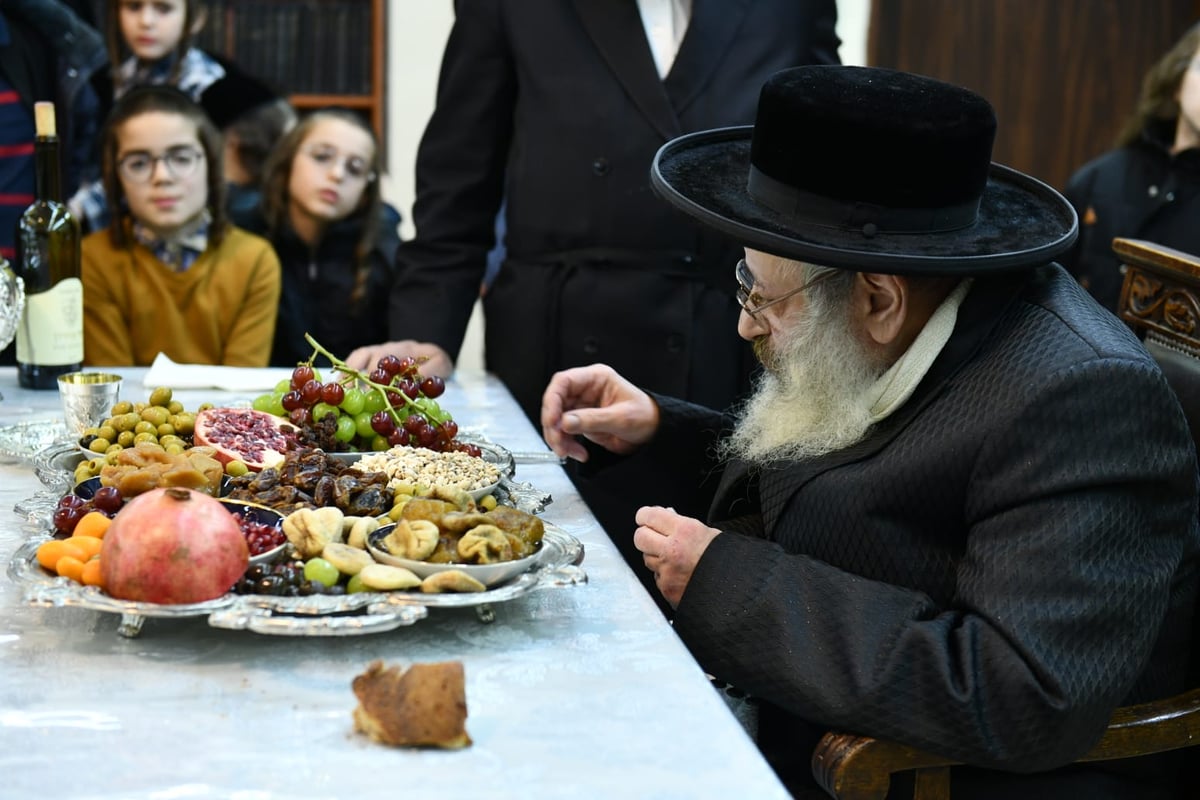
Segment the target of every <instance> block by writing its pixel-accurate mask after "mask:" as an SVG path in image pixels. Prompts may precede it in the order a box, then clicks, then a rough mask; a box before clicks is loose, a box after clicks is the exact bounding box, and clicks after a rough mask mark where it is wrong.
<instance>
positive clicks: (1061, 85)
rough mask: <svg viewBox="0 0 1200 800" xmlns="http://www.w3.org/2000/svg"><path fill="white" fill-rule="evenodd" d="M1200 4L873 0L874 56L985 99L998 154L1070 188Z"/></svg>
mask: <svg viewBox="0 0 1200 800" xmlns="http://www.w3.org/2000/svg"><path fill="white" fill-rule="evenodd" d="M1197 19H1200V0H874V2H873V4H872V9H871V23H870V30H869V33H868V43H867V61H868V63H870V64H871V65H873V66H879V67H891V68H894V69H903V70H907V71H910V72H917V73H921V74H924V75H930V76H932V77H935V78H940V79H942V80H945V81H949V82H951V83H956V84H959V85H961V86H966V87H968V88H970V89H974V90H975V91H977V92H979V93H980V94H982V95H984V96H985V97H987V98H988V100H990V101H991V102H992V105H993V106H995V108H996V116H997V118H998V120H999V123H998V124H999V127H998V130H997V133H996V144H995V148H994V150H993V154H992V158H993V160H994V161H998V162H1000V163H1002V164H1007V165H1009V166H1012V167H1016V168H1017V169H1019V170H1021V171H1023V172H1027V173H1029V174H1031V175H1033V176H1034V177H1037V178H1040V179H1041V180H1043V181H1045V182H1046V183H1049V184H1050V185H1052V186H1054V187H1056V188H1060V189H1061V188H1062V187H1063V186H1064V185H1065V184H1066V182H1067V179H1068V178H1069V177H1070V176H1071V174H1072V173H1073V172H1074V171H1075V170H1076V169H1078V168H1079V167H1080V166H1082V165H1083V164H1084V163H1086V162H1087V161H1089V160H1090V159H1092V158H1094V157H1096V156H1098V155H1100V154H1101V153H1103V152H1105V151H1106V150H1109V149H1111V148H1112V147H1113V143H1114V140H1115V138H1116V135H1117V132H1118V131H1119V130H1120V128H1121V125H1122V123H1123V122H1124V121H1125V120H1126V118H1128V116H1129V115H1130V114H1131V113H1132V111H1133V107H1134V103H1135V102H1136V99H1137V95H1138V92H1139V90H1140V88H1141V81H1142V76H1143V75H1144V74H1145V72H1146V70H1147V69H1148V68H1149V67H1150V66H1151V65H1152V64H1153V63H1154V62H1155V61H1156V60H1157V59H1158V58H1159V57H1160V56H1161V55H1162V54H1163V53H1165V52H1166V51H1167V50H1168V49H1170V47H1171V46H1172V45H1173V44H1174V43H1175V42H1176V41H1177V40H1178V39H1179V38H1180V37H1181V36H1182V35H1183V34H1184V33H1185V32H1186V31H1187V29H1188V27H1189V26H1190V25H1192V24H1195V23H1196V21H1197Z"/></svg>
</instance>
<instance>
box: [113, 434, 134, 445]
mask: <svg viewBox="0 0 1200 800" xmlns="http://www.w3.org/2000/svg"><path fill="white" fill-rule="evenodd" d="M133 435H134V434H133V431H121V432H120V433H118V434H117V444H119V445H121V447H133Z"/></svg>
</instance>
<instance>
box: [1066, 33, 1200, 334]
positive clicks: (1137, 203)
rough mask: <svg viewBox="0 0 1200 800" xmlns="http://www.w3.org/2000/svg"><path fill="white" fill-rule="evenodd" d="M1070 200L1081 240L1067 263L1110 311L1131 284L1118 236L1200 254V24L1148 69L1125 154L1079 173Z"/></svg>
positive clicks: (1121, 139)
mask: <svg viewBox="0 0 1200 800" xmlns="http://www.w3.org/2000/svg"><path fill="white" fill-rule="evenodd" d="M1063 194H1064V195H1066V198H1067V200H1069V201H1071V205H1073V206H1074V207H1075V213H1077V214H1078V215H1079V238H1078V239H1077V240H1076V242H1075V246H1074V247H1073V248H1072V249H1071V250H1068V251H1067V252H1066V253H1064V254H1063V256H1062V257H1061V258H1060V259H1059V260H1060V262H1061V263H1062V265H1063V266H1064V267H1066V268H1067V269H1068V270H1069V271H1070V272H1071V274H1073V275H1074V276H1075V277H1076V278H1077V279H1078V280H1079V283H1080V284H1081V285H1082V286H1083V287H1084V288H1085V289H1087V290H1088V291H1089V292H1090V293H1091V295H1092V296H1093V297H1095V298H1096V299H1097V300H1098V301H1100V304H1101V305H1103V306H1104V307H1105V308H1107V309H1109V310H1110V311H1116V310H1117V309H1118V307H1119V306H1120V299H1121V287H1122V284H1123V283H1124V282H1125V267H1124V266H1123V265H1122V264H1121V259H1120V258H1119V257H1118V256H1117V254H1116V253H1114V252H1113V249H1112V241H1113V238H1114V237H1118V236H1121V237H1125V238H1131V239H1146V240H1149V241H1151V242H1154V243H1155V244H1160V245H1165V246H1167V247H1173V248H1175V249H1176V250H1182V251H1184V252H1185V253H1200V23H1197V24H1195V25H1193V26H1192V27H1191V28H1190V29H1189V30H1188V31H1187V32H1186V33H1185V34H1184V35H1183V36H1182V37H1180V39H1179V40H1178V41H1177V42H1176V43H1175V45H1174V46H1172V47H1171V49H1170V50H1168V51H1167V52H1166V54H1165V55H1163V56H1162V57H1161V58H1160V59H1159V60H1158V61H1157V62H1156V63H1155V64H1154V66H1152V67H1151V68H1150V69H1149V70H1147V72H1146V75H1145V77H1144V78H1143V79H1142V91H1141V94H1140V95H1139V97H1138V102H1137V107H1136V109H1135V110H1134V112H1133V114H1132V115H1130V117H1129V119H1128V120H1126V122H1125V126H1124V128H1123V129H1122V130H1121V133H1120V135H1119V136H1118V140H1117V147H1116V148H1115V149H1113V150H1110V151H1108V152H1107V153H1104V154H1103V155H1101V156H1099V157H1097V158H1096V159H1094V160H1092V161H1090V162H1088V163H1087V164H1085V165H1084V166H1083V167H1081V168H1080V169H1079V170H1078V171H1077V172H1075V174H1074V175H1072V176H1071V179H1070V181H1069V182H1068V183H1067V186H1066V189H1065V190H1064V191H1063Z"/></svg>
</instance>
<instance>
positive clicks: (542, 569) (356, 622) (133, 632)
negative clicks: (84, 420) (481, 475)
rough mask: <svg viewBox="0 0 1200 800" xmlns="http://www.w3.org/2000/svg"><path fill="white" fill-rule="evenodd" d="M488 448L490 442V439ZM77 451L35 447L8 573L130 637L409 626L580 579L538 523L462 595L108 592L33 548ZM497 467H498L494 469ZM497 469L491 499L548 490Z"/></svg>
mask: <svg viewBox="0 0 1200 800" xmlns="http://www.w3.org/2000/svg"><path fill="white" fill-rule="evenodd" d="M492 447H496V446H495V445H492ZM83 457H84V456H83V455H82V454H81V453H80V451H79V449H78V448H77V446H76V444H75V442H73V441H65V442H57V443H54V444H52V445H50V446H48V447H45V448H43V449H42V450H41V451H39V452H38V453H37V456H36V458H35V462H34V470H35V472H36V474H37V476H38V479H39V480H40V481H41V482H42V484H43V485H44V486H45V487H46V489H45V490H43V491H41V492H38V493H37V494H35V495H33V496H31V497H28V498H26V499H25V500H22V501H21V502H19V503H18V504H17V506H16V508H15V509H14V510H15V511H16V512H17V513H18V514H21V515H23V516H25V517H26V518H27V519H28V521H29V523H30V524H31V526H32V528H33V535H32V536H30V538H29V539H28V540H26V542H25V543H24V544H23V545H22V546H21V547H20V548H19V549H18V550H17V552H16V553H15V554H14V555H13V557H12V560H11V561H10V562H9V565H8V577H9V578H10V579H11V580H12V581H14V582H16V583H20V584H24V585H25V590H24V598H25V601H26V602H27V603H30V604H31V605H34V606H40V607H76V608H87V609H91V610H94V611H103V612H108V613H114V614H120V615H121V620H120V623H119V626H118V629H117V630H118V632H119V633H120V634H121V635H122V636H127V637H134V636H137V635H138V634H140V633H141V630H142V626H143V624H144V623H145V620H146V619H148V618H151V617H155V618H182V617H207V621H208V624H209V625H211V626H212V627H215V628H224V629H228V630H247V631H252V632H254V633H260V634H265V635H274V636H357V635H362V634H367V633H380V632H383V631H390V630H395V629H396V628H399V627H401V626H405V625H412V624H413V623H415V622H418V621H419V620H421V619H423V618H425V616H427V615H428V613H429V611H428V609H429V608H474V609H475V612H476V615H477V616H478V618H479V619H480V620H481V621H483V622H490V621H491V620H492V619H493V611H492V608H491V606H492V604H493V603H498V602H503V601H506V600H512V599H514V598H517V597H521V596H523V595H526V594H529V593H530V592H534V591H537V590H540V589H547V588H560V587H567V586H574V585H577V584H583V583H586V582H587V574H586V573H585V572H584V571H583V570H582V569H581V568H580V567H579V564H580V563H581V562H582V561H583V556H584V549H583V544H582V543H581V542H580V541H579V540H578V539H576V538H575V537H574V536H572V535H570V534H569V533H567V532H566V531H564V530H562V529H561V528H558V527H557V526H555V525H553V524H551V523H545V535H544V537H543V539H542V548H541V550H540V551H539V555H538V558H537V559H536V560H535V562H534V564H533V565H532V567H531V568H530V569H529V570H528V571H527V572H524V573H522V574H520V575H517V576H516V577H514V578H513V579H511V580H509V581H506V582H505V583H503V584H501V585H498V586H494V587H492V588H490V589H488V590H487V591H484V592H475V593H470V594H424V593H421V592H401V591H395V592H359V593H355V594H348V595H310V596H307V597H275V596H269V595H238V594H232V593H231V594H227V595H225V596H224V597H221V598H218V599H216V600H211V601H209V602H206V603H196V604H190V605H176V606H167V605H159V604H156V603H138V602H131V601H126V600H118V599H116V598H113V597H109V596H108V595H106V594H104V592H102V591H101V590H99V589H98V588H96V587H94V586H83V585H81V584H78V583H75V582H74V581H71V580H69V579H68V578H62V577H58V576H55V575H51V574H50V573H49V572H47V571H46V570H44V569H42V567H41V566H40V565H39V564H38V562H37V555H36V554H37V547H38V545H40V544H41V543H42V542H44V541H46V539H48V538H50V536H51V535H52V533H53V530H54V526H53V523H52V522H51V516H52V514H53V512H54V507H55V505H56V504H57V502H58V499H59V498H60V497H61V496H62V495H63V494H65V493H66V492H68V491H70V490H71V488H72V485H73V483H74V469H75V465H76V464H78V463H79V461H80V460H81V459H82V458H83ZM502 472H503V470H502ZM510 476H511V471H509V472H504V477H503V478H502V480H501V485H500V488H499V489H498V490H497V492H496V494H497V499H499V500H501V502H507V503H509V504H511V505H514V506H516V507H518V508H521V509H522V510H524V511H526V512H528V513H538V512H540V511H542V510H543V509H544V508H545V506H546V504H547V503H549V502H550V495H549V494H547V493H545V492H541V491H539V490H537V489H535V488H534V487H532V486H530V485H529V484H522V483H518V482H515V481H512V480H511V477H510Z"/></svg>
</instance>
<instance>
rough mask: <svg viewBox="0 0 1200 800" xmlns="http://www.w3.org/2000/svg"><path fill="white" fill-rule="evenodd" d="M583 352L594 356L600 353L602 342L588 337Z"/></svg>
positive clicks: (585, 339)
mask: <svg viewBox="0 0 1200 800" xmlns="http://www.w3.org/2000/svg"><path fill="white" fill-rule="evenodd" d="M583 352H585V353H587V354H588V355H589V356H594V355H596V354H597V353H599V352H600V340H599V339H597V338H596V337H595V336H587V337H585V338H584V340H583Z"/></svg>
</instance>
